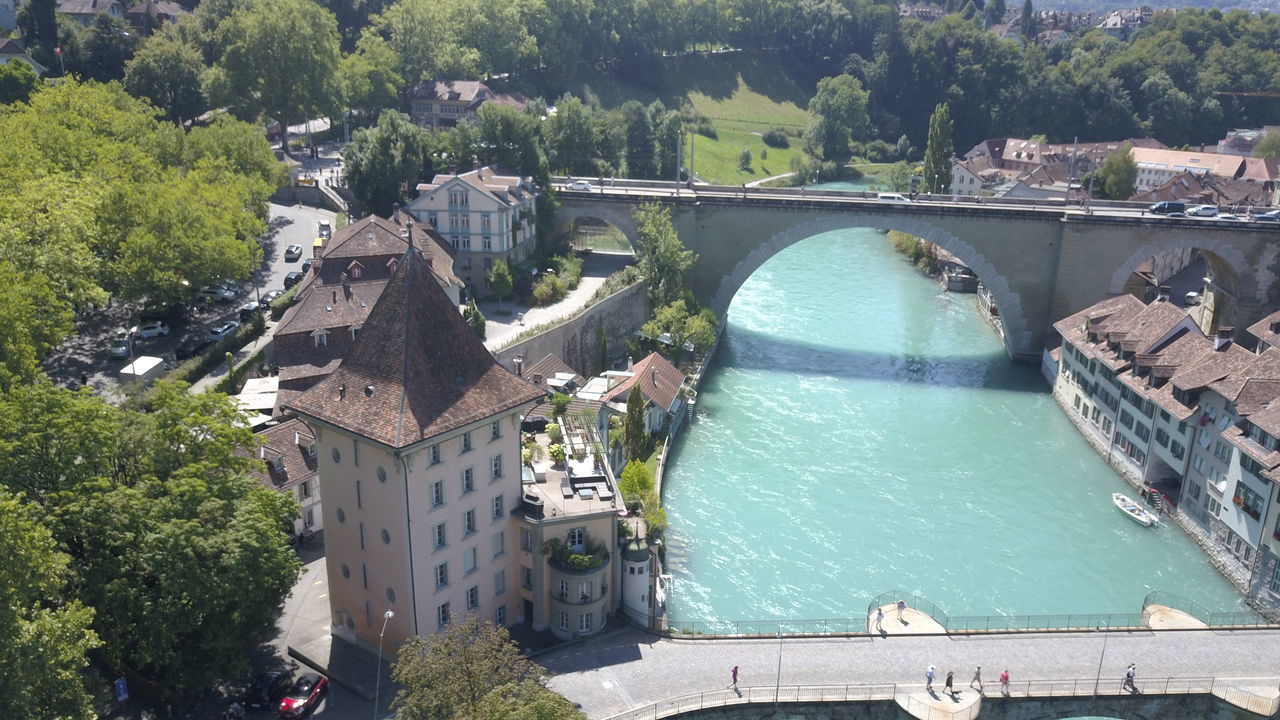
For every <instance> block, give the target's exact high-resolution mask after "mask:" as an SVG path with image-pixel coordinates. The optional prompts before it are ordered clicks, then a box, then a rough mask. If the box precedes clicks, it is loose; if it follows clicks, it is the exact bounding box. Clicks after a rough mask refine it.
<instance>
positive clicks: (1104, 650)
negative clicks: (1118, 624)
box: [1093, 625, 1111, 698]
mask: <svg viewBox="0 0 1280 720" xmlns="http://www.w3.org/2000/svg"><path fill="white" fill-rule="evenodd" d="M1098 629H1099V630H1101V629H1102V626H1101V625H1099V626H1098ZM1109 637H1111V633H1104V634H1103V636H1102V654H1101V655H1099V656H1098V674H1097V675H1096V676H1095V677H1094V678H1093V696H1094V697H1095V698H1096V697H1098V684H1099V683H1101V682H1102V660H1103V659H1104V658H1105V657H1106V656H1107V638H1109Z"/></svg>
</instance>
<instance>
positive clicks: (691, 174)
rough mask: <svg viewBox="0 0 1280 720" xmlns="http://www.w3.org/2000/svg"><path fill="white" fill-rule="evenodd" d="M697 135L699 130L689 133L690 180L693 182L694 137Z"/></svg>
mask: <svg viewBox="0 0 1280 720" xmlns="http://www.w3.org/2000/svg"><path fill="white" fill-rule="evenodd" d="M697 136H698V133H697V131H694V132H691V133H689V182H693V148H694V147H695V146H694V144H693V139H694V138H695V137H697Z"/></svg>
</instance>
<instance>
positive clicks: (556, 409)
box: [548, 393, 573, 427]
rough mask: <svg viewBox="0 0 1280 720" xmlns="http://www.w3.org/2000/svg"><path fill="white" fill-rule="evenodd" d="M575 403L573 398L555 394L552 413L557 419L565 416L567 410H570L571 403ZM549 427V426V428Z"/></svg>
mask: <svg viewBox="0 0 1280 720" xmlns="http://www.w3.org/2000/svg"><path fill="white" fill-rule="evenodd" d="M571 402H573V398H571V397H569V396H568V395H565V394H564V393H555V394H554V395H552V396H551V412H552V414H554V415H555V416H556V417H560V416H562V415H564V412H565V410H568V409H569V403H571ZM548 427H549V426H548Z"/></svg>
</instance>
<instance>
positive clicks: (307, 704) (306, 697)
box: [280, 673, 329, 718]
mask: <svg viewBox="0 0 1280 720" xmlns="http://www.w3.org/2000/svg"><path fill="white" fill-rule="evenodd" d="M328 691H329V680H328V678H326V677H324V676H323V675H317V674H315V673H307V674H306V675H303V676H301V677H299V678H298V679H297V680H295V681H294V683H293V687H291V688H289V692H287V693H285V696H284V699H283V700H281V701H280V717H282V718H300V717H304V716H306V715H308V714H309V713H310V712H311V711H312V710H315V709H316V706H317V705H319V704H320V700H322V699H323V698H324V694H325V693H326V692H328Z"/></svg>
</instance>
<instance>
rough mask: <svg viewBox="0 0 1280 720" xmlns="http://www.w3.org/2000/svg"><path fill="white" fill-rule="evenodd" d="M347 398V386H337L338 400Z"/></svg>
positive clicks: (344, 384)
mask: <svg viewBox="0 0 1280 720" xmlns="http://www.w3.org/2000/svg"><path fill="white" fill-rule="evenodd" d="M346 396H347V384H346V383H343V384H341V385H339V386H338V399H339V400H341V399H343V398H345V397H346Z"/></svg>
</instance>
